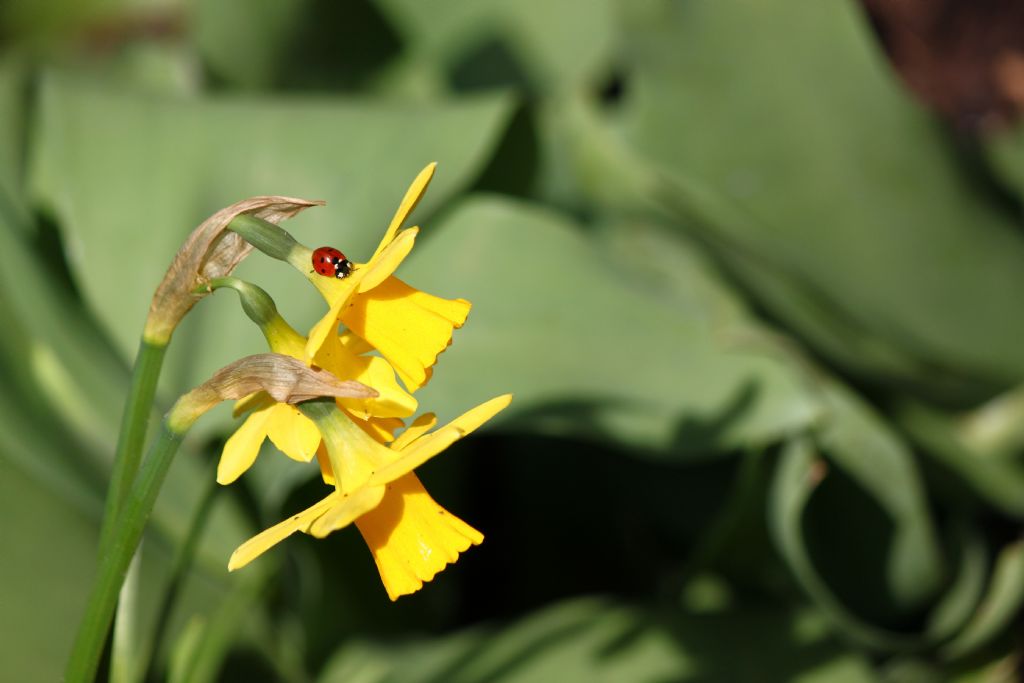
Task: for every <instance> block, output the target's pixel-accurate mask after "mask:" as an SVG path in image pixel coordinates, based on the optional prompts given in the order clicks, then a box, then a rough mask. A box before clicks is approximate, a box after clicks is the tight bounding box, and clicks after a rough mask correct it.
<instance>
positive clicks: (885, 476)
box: [815, 383, 946, 610]
mask: <svg viewBox="0 0 1024 683" xmlns="http://www.w3.org/2000/svg"><path fill="white" fill-rule="evenodd" d="M822 389H823V392H822V393H823V402H824V404H825V406H826V416H827V417H826V418H825V419H823V420H822V422H821V426H820V428H819V429H817V430H816V432H815V439H816V441H817V443H818V445H819V447H820V448H821V449H822V450H823V451H824V452H825V453H826V454H827V456H828V459H829V461H830V462H834V463H835V464H836V465H838V466H839V467H841V468H843V470H845V471H846V473H847V474H848V475H849V476H850V477H851V478H853V479H854V480H855V481H856V482H857V483H858V484H859V485H860V486H862V487H863V488H864V490H865V491H867V492H868V493H869V494H870V495H871V498H872V499H873V500H874V501H875V502H876V503H877V504H878V505H879V506H880V507H881V508H882V510H884V511H885V513H886V515H887V516H888V518H889V521H890V523H891V524H892V528H893V530H892V540H891V544H890V546H889V548H888V549H887V553H886V555H887V557H886V564H887V566H886V578H887V583H888V586H889V588H890V591H891V597H892V598H893V600H894V601H895V603H896V606H897V607H898V608H899V609H901V610H909V609H913V608H919V607H921V605H922V604H924V603H925V601H927V600H928V599H930V598H931V597H933V596H934V595H935V592H936V590H937V589H938V588H939V586H940V585H941V583H942V582H943V581H944V580H945V579H946V575H945V568H944V561H943V559H944V558H943V557H942V554H941V551H940V549H939V547H938V542H937V539H936V534H935V528H934V525H933V523H932V519H931V513H930V511H929V507H928V501H927V500H926V498H925V492H924V485H923V482H922V481H921V477H920V475H919V473H918V469H917V465H916V463H915V462H914V458H913V455H912V454H911V452H910V449H909V448H908V447H907V446H906V445H905V444H904V443H903V442H902V441H901V440H900V438H899V437H898V436H897V435H896V434H894V433H893V432H892V431H891V430H890V428H889V427H888V425H887V424H886V423H885V422H884V421H883V420H882V419H881V417H880V416H879V415H877V414H875V413H874V412H873V411H872V410H871V409H870V408H869V407H868V405H867V404H865V403H864V401H862V400H861V399H860V398H859V397H857V396H856V395H855V394H854V393H852V392H850V391H848V390H846V389H845V388H843V387H841V386H840V385H838V384H836V383H827V384H824V383H823V386H822Z"/></svg>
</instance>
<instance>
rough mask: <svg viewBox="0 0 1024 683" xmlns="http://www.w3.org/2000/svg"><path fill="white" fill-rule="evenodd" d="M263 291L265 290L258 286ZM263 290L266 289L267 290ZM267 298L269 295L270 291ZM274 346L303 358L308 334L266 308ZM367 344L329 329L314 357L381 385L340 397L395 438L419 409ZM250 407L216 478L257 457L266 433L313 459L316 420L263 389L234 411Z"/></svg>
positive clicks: (230, 476) (377, 433) (359, 419)
mask: <svg viewBox="0 0 1024 683" xmlns="http://www.w3.org/2000/svg"><path fill="white" fill-rule="evenodd" d="M243 285H244V286H245V287H248V291H247V294H249V295H252V296H255V295H256V294H255V292H256V290H257V288H255V287H254V286H252V285H248V284H247V283H242V284H240V285H239V286H243ZM259 293H260V294H262V290H259ZM263 295H264V296H265V294H263ZM267 298H268V299H269V297H267ZM260 327H261V329H262V330H263V334H264V336H265V337H266V338H267V342H268V344H269V345H270V348H271V350H272V351H274V352H275V353H280V354H283V355H286V356H292V357H293V358H299V359H301V358H302V357H303V353H304V350H305V346H306V338H305V337H303V336H302V335H301V334H299V333H298V332H296V331H295V330H294V329H293V328H292V327H291V326H290V325H289V324H288V323H287V322H285V320H284V319H283V318H282V317H281V316H280V315H278V314H277V312H276V310H274V311H273V313H272V314H267V319H266V320H264V321H263V322H262V323H261V325H260ZM366 350H367V348H366V347H365V345H363V344H362V343H361V342H360V341H359V340H358V339H356V338H354V337H353V336H352V335H349V334H345V335H343V336H342V337H339V336H338V335H336V334H332V335H329V336H328V338H327V339H326V340H325V341H324V343H323V345H322V346H321V347H320V349H319V350H318V352H317V355H316V356H315V357H314V359H313V362H314V363H315V364H316V365H318V366H320V367H322V368H324V369H325V370H328V371H329V372H331V373H332V374H334V375H335V376H337V377H343V378H345V379H354V380H356V381H359V382H361V383H363V384H365V385H367V386H370V387H373V388H374V389H376V390H377V393H378V396H377V397H375V398H366V399H349V398H346V399H338V401H337V403H338V406H339V407H341V408H343V409H344V410H345V411H346V413H348V415H350V416H351V417H352V418H353V419H354V420H355V422H356V424H358V425H359V426H360V427H361V428H362V429H364V430H365V431H367V432H369V433H370V434H372V435H373V436H374V437H375V438H376V439H377V440H378V441H391V440H392V439H393V438H394V431H395V430H396V429H398V428H400V427H402V426H403V423H402V420H401V418H403V417H407V416H409V415H412V414H413V413H414V412H415V411H416V399H415V398H413V397H412V396H411V395H409V393H408V392H406V391H405V390H404V389H403V388H402V387H401V386H400V385H399V384H398V381H397V380H396V379H395V372H394V370H392V369H391V366H390V365H389V364H388V362H387V361H386V360H384V359H383V358H381V357H379V356H367V355H363V354H364V353H365V351H366ZM246 412H248V413H249V416H248V417H247V418H246V420H245V422H244V423H243V424H242V426H241V427H239V428H238V429H237V430H236V431H235V433H234V434H232V435H231V437H230V438H229V439H228V440H227V443H225V444H224V450H223V451H222V453H221V457H220V462H219V463H218V465H217V481H218V482H219V483H221V484H230V483H231V482H233V481H235V480H236V479H238V477H240V476H241V475H242V474H243V473H244V472H245V471H246V470H248V469H249V468H250V467H251V466H252V464H253V463H254V462H255V461H256V456H257V455H258V454H259V451H260V447H261V446H262V445H263V441H264V440H265V439H266V438H268V437H269V438H270V440H271V441H272V442H273V444H274V445H275V446H276V447H277V448H278V450H280V451H282V452H283V453H284V454H285V455H287V456H288V457H290V458H292V459H293V460H298V461H299V462H309V461H310V460H312V459H313V456H314V455H315V454H316V450H317V446H318V445H319V444H320V431H319V430H318V429H317V426H316V425H315V424H313V421H312V420H310V419H309V418H308V417H306V416H305V415H303V414H302V413H301V412H299V411H298V409H296V408H295V407H294V406H290V405H286V404H280V403H276V402H274V401H273V400H272V399H271V398H270V397H269V396H267V395H266V394H264V393H260V394H254V395H253V396H250V397H248V398H246V399H243V400H242V401H239V403H238V405H236V407H235V415H236V416H237V415H241V414H243V413H246Z"/></svg>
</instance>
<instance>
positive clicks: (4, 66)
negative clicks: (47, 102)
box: [0, 59, 27, 196]
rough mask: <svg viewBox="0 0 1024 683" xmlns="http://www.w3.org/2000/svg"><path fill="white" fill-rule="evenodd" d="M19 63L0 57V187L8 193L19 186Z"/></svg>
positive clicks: (22, 117) (22, 115)
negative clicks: (0, 58)
mask: <svg viewBox="0 0 1024 683" xmlns="http://www.w3.org/2000/svg"><path fill="white" fill-rule="evenodd" d="M22 66H23V65H22V64H21V63H20V62H18V61H15V60H13V59H5V60H0V187H2V188H5V189H6V190H7V192H8V193H10V195H11V196H17V193H18V190H20V188H21V177H22V174H21V171H22V169H21V165H22V162H23V161H24V159H23V156H24V154H25V124H26V122H27V121H26V111H25V100H26V98H27V90H26V79H25V75H24V69H23V68H22Z"/></svg>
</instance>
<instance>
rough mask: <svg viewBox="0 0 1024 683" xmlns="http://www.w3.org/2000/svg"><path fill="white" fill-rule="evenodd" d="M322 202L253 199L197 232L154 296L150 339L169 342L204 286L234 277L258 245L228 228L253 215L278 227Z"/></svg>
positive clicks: (220, 214)
mask: <svg viewBox="0 0 1024 683" xmlns="http://www.w3.org/2000/svg"><path fill="white" fill-rule="evenodd" d="M323 204H324V202H323V201H322V200H310V199H297V198H295V197H277V196H264V197H252V198H250V199H246V200H243V201H240V202H238V203H236V204H232V205H231V206H229V207H226V208H224V209H221V210H220V211H218V212H217V213H215V214H213V215H212V216H210V217H209V218H207V219H206V220H205V221H203V223H202V224H201V225H200V226H199V227H198V228H196V229H195V230H193V231H192V234H191V235H189V236H188V239H186V240H185V243H184V244H182V245H181V249H179V250H178V253H177V254H176V255H175V257H174V260H173V261H172V262H171V266H170V268H168V269H167V274H166V275H165V276H164V279H163V281H162V282H161V283H160V285H159V286H158V287H157V289H156V293H155V294H154V295H153V302H152V303H151V304H150V306H149V318H148V320H147V321H146V331H145V336H146V339H148V340H150V341H156V342H166V341H167V340H168V339H170V336H171V333H172V332H173V331H174V328H175V327H176V326H177V325H178V322H179V321H180V320H181V319H182V318H183V317H184V316H185V314H186V313H188V312H189V310H190V309H191V308H192V306H194V305H195V303H196V302H197V301H199V299H201V298H202V297H203V296H205V294H196V293H195V290H196V288H198V287H199V286H200V285H202V284H203V283H205V282H208V281H209V280H211V279H212V278H215V277H224V276H227V275H230V274H231V272H232V271H233V270H234V269H235V267H236V266H237V265H238V264H239V263H240V262H241V261H242V259H244V258H245V257H246V256H247V255H248V254H249V252H250V251H252V245H250V244H249V243H248V242H246V241H245V240H243V239H242V238H241V237H239V236H238V235H236V234H235V233H233V232H231V231H229V230H227V229H226V228H227V226H228V224H229V223H230V222H231V221H232V220H234V219H235V217H236V216H240V215H242V214H250V215H252V216H256V217H257V218H262V219H263V220H265V221H268V222H270V223H273V224H275V225H277V224H278V223H280V222H281V221H283V220H285V219H288V218H291V217H293V216H295V215H296V214H298V213H299V212H300V211H302V210H304V209H307V208H309V207H311V206H323Z"/></svg>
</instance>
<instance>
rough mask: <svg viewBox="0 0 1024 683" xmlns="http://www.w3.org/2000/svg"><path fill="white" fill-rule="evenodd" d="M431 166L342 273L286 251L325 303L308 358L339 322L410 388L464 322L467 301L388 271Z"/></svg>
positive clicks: (409, 234) (407, 242)
mask: <svg viewBox="0 0 1024 683" xmlns="http://www.w3.org/2000/svg"><path fill="white" fill-rule="evenodd" d="M436 166H437V164H433V163H432V164H430V165H428V166H427V167H426V168H425V169H423V170H422V171H421V172H420V174H419V175H418V176H416V179H415V180H414V181H413V183H412V185H411V186H410V187H409V189H408V191H407V192H406V193H405V197H404V198H403V199H402V202H401V204H400V205H399V207H398V211H396V212H395V215H394V218H392V219H391V224H390V225H389V226H388V229H387V230H386V231H385V233H384V237H383V238H382V239H381V241H380V244H379V245H378V246H377V250H376V251H375V252H374V253H373V256H372V257H371V258H370V260H369V261H367V262H366V263H356V264H355V265H354V267H353V269H352V272H351V273H350V274H349V275H348V276H347V277H345V278H343V279H338V278H333V277H325V276H323V275H319V274H317V273H316V272H314V271H312V270H311V269H310V267H309V264H310V259H311V254H312V252H311V251H309V250H308V249H304V248H299V249H296V250H295V251H294V252H293V253H292V254H291V255H290V256H289V261H290V262H291V263H292V265H293V266H295V267H296V268H298V269H299V270H300V271H302V272H303V273H304V274H305V275H306V277H308V278H309V280H310V282H312V283H313V284H314V285H315V286H316V288H317V289H318V290H319V291H320V293H321V294H322V295H323V296H324V298H325V299H326V300H327V303H328V304H329V306H330V310H329V311H328V312H327V314H326V315H325V316H324V317H323V318H321V319H320V321H319V322H318V323H317V324H316V325H315V326H314V327H313V329H312V331H311V332H310V334H309V341H308V342H307V344H306V349H305V358H306V359H307V362H308V360H309V359H312V358H314V357H315V356H316V354H317V353H318V352H319V351H320V349H321V348H322V346H323V345H324V344H325V343H326V342H327V341H328V340H329V339H330V338H331V337H332V336H333V334H334V332H335V331H336V330H337V327H338V323H339V322H340V323H343V324H344V325H345V326H346V327H347V328H348V329H349V330H350V331H351V332H352V333H353V334H355V335H357V336H358V337H360V338H361V339H363V340H365V341H366V342H367V343H368V344H369V345H370V346H372V347H373V348H375V349H377V350H378V351H379V352H380V354H381V355H382V356H384V358H386V359H387V360H388V361H389V362H390V363H391V365H392V367H394V369H395V372H397V373H398V376H399V377H400V378H401V380H402V382H403V383H404V384H405V386H406V387H407V388H408V389H409V390H410V391H416V390H417V389H419V388H420V387H422V386H423V385H424V384H426V383H427V381H428V380H429V379H430V375H431V368H432V366H433V365H434V363H436V362H437V356H438V354H440V353H441V352H442V351H444V350H445V349H446V348H447V347H448V345H449V344H450V343H451V339H452V332H453V331H454V330H455V328H458V327H462V324H463V323H464V322H465V321H466V316H468V315H469V309H470V303H469V302H468V301H466V300H464V299H442V298H440V297H436V296H433V295H431V294H427V293H425V292H421V291H420V290H418V289H415V288H414V287H411V286H409V285H407V284H406V283H404V282H402V281H401V280H399V279H398V278H397V277H395V276H394V275H392V273H394V272H395V269H397V268H398V266H399V265H400V264H401V263H402V260H403V259H405V257H406V256H407V255H408V253H409V251H410V250H411V249H412V246H413V243H414V242H415V240H416V235H417V233H418V232H419V228H415V227H414V228H409V229H407V230H401V231H399V230H400V228H401V227H402V224H403V223H405V220H406V218H408V217H409V214H410V213H411V212H412V210H413V209H414V208H415V207H416V204H418V203H419V201H420V198H421V197H422V196H423V193H424V192H425V191H426V189H427V186H428V185H429V184H430V179H431V178H432V177H433V175H434V169H435V167H436Z"/></svg>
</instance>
